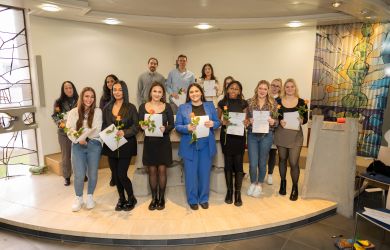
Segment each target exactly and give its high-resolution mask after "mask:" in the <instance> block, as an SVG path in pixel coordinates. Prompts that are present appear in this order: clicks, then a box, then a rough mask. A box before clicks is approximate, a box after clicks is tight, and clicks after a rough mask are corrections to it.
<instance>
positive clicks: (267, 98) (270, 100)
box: [249, 80, 275, 110]
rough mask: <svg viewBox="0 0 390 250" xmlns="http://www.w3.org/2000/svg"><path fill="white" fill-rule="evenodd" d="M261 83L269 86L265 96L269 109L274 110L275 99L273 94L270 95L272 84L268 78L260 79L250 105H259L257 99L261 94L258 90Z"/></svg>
mask: <svg viewBox="0 0 390 250" xmlns="http://www.w3.org/2000/svg"><path fill="white" fill-rule="evenodd" d="M260 85H266V86H267V88H268V91H267V97H266V98H265V100H266V103H268V104H269V109H270V110H272V109H273V108H274V103H275V99H274V98H273V97H272V96H270V95H269V89H270V84H269V82H268V81H266V80H260V81H259V83H258V84H257V86H256V88H255V94H254V96H253V97H252V99H251V100H250V104H249V105H250V106H252V107H253V106H255V105H257V99H258V98H259V94H258V92H257V90H258V88H259V86H260Z"/></svg>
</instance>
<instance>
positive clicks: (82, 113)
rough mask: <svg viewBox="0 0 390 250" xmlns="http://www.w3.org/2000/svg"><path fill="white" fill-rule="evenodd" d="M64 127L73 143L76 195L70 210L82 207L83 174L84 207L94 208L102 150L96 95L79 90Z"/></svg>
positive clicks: (100, 120) (86, 88) (86, 90)
mask: <svg viewBox="0 0 390 250" xmlns="http://www.w3.org/2000/svg"><path fill="white" fill-rule="evenodd" d="M66 128H67V130H68V133H67V134H68V137H69V139H70V140H71V141H72V166H73V172H74V189H75V192H76V198H75V201H74V203H73V205H72V211H73V212H77V211H79V210H80V209H81V207H82V206H83V204H84V200H83V190H84V177H85V175H86V174H87V176H88V194H87V200H86V208H87V209H92V208H94V207H95V201H94V200H93V192H94V191H95V187H96V182H97V170H98V167H99V160H100V153H101V150H102V144H101V142H100V139H99V132H100V131H101V128H102V111H101V109H100V108H97V107H96V94H95V91H94V90H93V88H90V87H85V88H84V89H83V90H82V91H81V94H80V98H79V101H78V103H77V107H76V108H74V109H72V110H71V111H70V112H69V115H68V120H67V122H66ZM89 130H93V131H92V132H91V131H89ZM89 132H90V134H89V135H88V137H87V138H86V139H85V140H82V139H81V138H80V135H82V134H83V133H89Z"/></svg>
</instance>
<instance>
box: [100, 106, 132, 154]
mask: <svg viewBox="0 0 390 250" xmlns="http://www.w3.org/2000/svg"><path fill="white" fill-rule="evenodd" d="M112 108H113V103H109V104H107V105H106V107H105V108H104V109H103V125H102V130H104V129H105V128H107V127H108V126H110V125H111V124H115V125H116V117H115V116H114V115H113V114H112ZM118 115H120V116H121V122H122V123H123V124H124V127H123V129H122V130H123V132H124V133H125V135H124V137H125V138H126V140H127V143H126V144H124V145H122V146H121V147H120V148H119V149H117V150H115V151H111V149H110V148H109V147H107V146H106V145H104V146H103V150H102V154H104V155H107V156H109V157H115V158H118V150H119V158H131V157H132V156H134V155H137V139H136V136H137V133H138V131H139V125H138V113H137V109H136V107H135V106H134V105H133V104H131V103H123V104H122V107H121V109H120V110H119V113H118Z"/></svg>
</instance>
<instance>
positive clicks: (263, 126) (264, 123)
mask: <svg viewBox="0 0 390 250" xmlns="http://www.w3.org/2000/svg"><path fill="white" fill-rule="evenodd" d="M269 117H270V112H269V111H253V124H252V132H253V133H262V134H266V133H268V132H269V122H268V119H269Z"/></svg>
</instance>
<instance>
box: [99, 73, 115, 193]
mask: <svg viewBox="0 0 390 250" xmlns="http://www.w3.org/2000/svg"><path fill="white" fill-rule="evenodd" d="M117 81H118V77H116V75H113V74H110V75H108V76H106V78H104V84H103V94H102V97H100V102H99V108H100V109H101V110H103V109H104V107H105V106H106V105H107V104H108V103H109V102H110V101H111V96H112V85H114V83H116V82H117ZM110 170H111V180H110V186H111V187H113V186H115V180H114V175H113V171H112V169H111V168H110Z"/></svg>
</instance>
